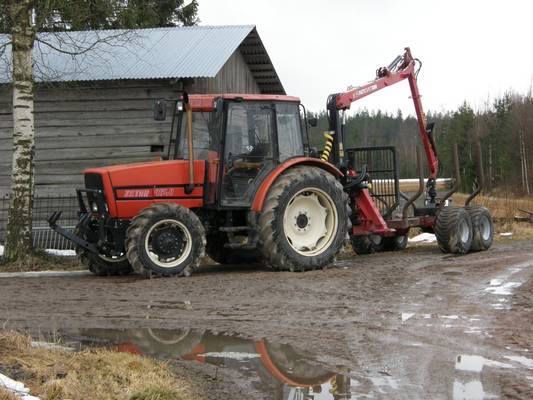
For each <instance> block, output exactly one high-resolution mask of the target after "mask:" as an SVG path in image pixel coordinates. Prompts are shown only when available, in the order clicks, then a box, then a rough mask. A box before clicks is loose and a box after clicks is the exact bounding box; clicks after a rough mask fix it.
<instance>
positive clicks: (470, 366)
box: [455, 354, 513, 372]
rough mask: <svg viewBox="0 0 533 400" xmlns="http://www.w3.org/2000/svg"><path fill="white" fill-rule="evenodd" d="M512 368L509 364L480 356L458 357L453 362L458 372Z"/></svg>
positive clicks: (463, 355)
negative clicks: (487, 368) (485, 368)
mask: <svg viewBox="0 0 533 400" xmlns="http://www.w3.org/2000/svg"><path fill="white" fill-rule="evenodd" d="M485 366H487V367H495V368H513V367H512V366H511V365H509V364H505V363H502V362H498V361H493V360H489V359H487V358H485V357H482V356H470V355H465V354H462V355H459V356H457V359H456V360H455V369H457V370H460V371H471V372H481V370H482V369H483V367H485Z"/></svg>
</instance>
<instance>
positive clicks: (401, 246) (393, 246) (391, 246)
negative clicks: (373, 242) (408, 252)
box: [384, 235, 408, 251]
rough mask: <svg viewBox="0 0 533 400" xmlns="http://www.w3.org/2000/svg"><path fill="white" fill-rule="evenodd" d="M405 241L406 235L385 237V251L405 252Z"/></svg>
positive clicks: (406, 239)
mask: <svg viewBox="0 0 533 400" xmlns="http://www.w3.org/2000/svg"><path fill="white" fill-rule="evenodd" d="M407 241H408V237H407V235H398V236H392V237H387V238H385V239H384V242H385V250H387V251H395V250H398V251H401V250H405V248H406V247H407Z"/></svg>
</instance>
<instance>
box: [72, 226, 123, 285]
mask: <svg viewBox="0 0 533 400" xmlns="http://www.w3.org/2000/svg"><path fill="white" fill-rule="evenodd" d="M74 234H75V235H78V236H82V237H83V238H84V239H87V238H86V237H85V235H81V234H80V229H79V228H78V227H76V229H75V230H74ZM76 255H77V256H78V258H79V260H80V262H81V263H82V264H83V265H85V266H86V267H87V269H88V270H89V271H90V272H91V273H93V274H94V275H96V276H119V275H128V274H130V273H131V272H133V269H132V268H131V265H130V263H129V261H128V259H127V257H126V254H124V255H122V256H120V257H111V256H106V255H104V254H100V255H96V254H93V253H91V252H90V251H88V250H85V249H84V248H82V247H76Z"/></svg>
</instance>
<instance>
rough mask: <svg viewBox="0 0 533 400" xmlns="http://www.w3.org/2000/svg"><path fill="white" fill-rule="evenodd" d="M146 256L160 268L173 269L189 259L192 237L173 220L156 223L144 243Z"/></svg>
mask: <svg viewBox="0 0 533 400" xmlns="http://www.w3.org/2000/svg"><path fill="white" fill-rule="evenodd" d="M144 246H145V250H146V254H147V255H148V257H150V260H151V261H152V262H153V263H154V264H156V265H157V266H159V267H161V268H174V267H176V266H178V265H180V264H181V263H182V262H183V261H185V260H186V259H187V257H189V254H190V253H191V251H192V237H191V233H190V232H189V230H188V229H187V227H186V226H185V225H184V224H182V223H181V222H179V221H176V220H174V219H164V220H161V221H158V222H156V223H155V224H154V225H152V227H151V228H150V229H149V230H148V233H147V234H146V239H145V241H144Z"/></svg>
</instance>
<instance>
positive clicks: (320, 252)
mask: <svg viewBox="0 0 533 400" xmlns="http://www.w3.org/2000/svg"><path fill="white" fill-rule="evenodd" d="M258 225H259V241H258V249H259V251H260V253H261V255H262V257H263V259H264V261H265V263H266V264H267V265H268V266H270V267H271V268H272V269H274V270H283V271H307V270H313V269H317V268H323V267H326V266H327V265H328V264H331V263H332V262H333V261H334V260H335V257H336V256H337V254H338V253H339V251H340V250H341V248H342V247H343V245H344V243H345V240H346V238H347V234H348V230H349V228H350V226H351V222H350V207H349V205H348V195H347V194H346V193H345V192H344V190H343V187H342V185H341V184H340V183H339V182H338V181H337V180H336V179H335V177H334V176H333V175H332V174H330V173H329V172H326V171H325V170H323V169H321V168H317V167H310V166H298V167H294V168H291V169H289V170H288V171H285V172H284V173H283V174H282V175H281V176H280V177H279V178H278V179H277V180H276V181H275V182H274V184H273V185H272V186H271V187H270V190H269V191H268V193H267V196H266V198H265V201H264V205H263V210H262V212H261V215H260V216H259V221H258Z"/></svg>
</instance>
